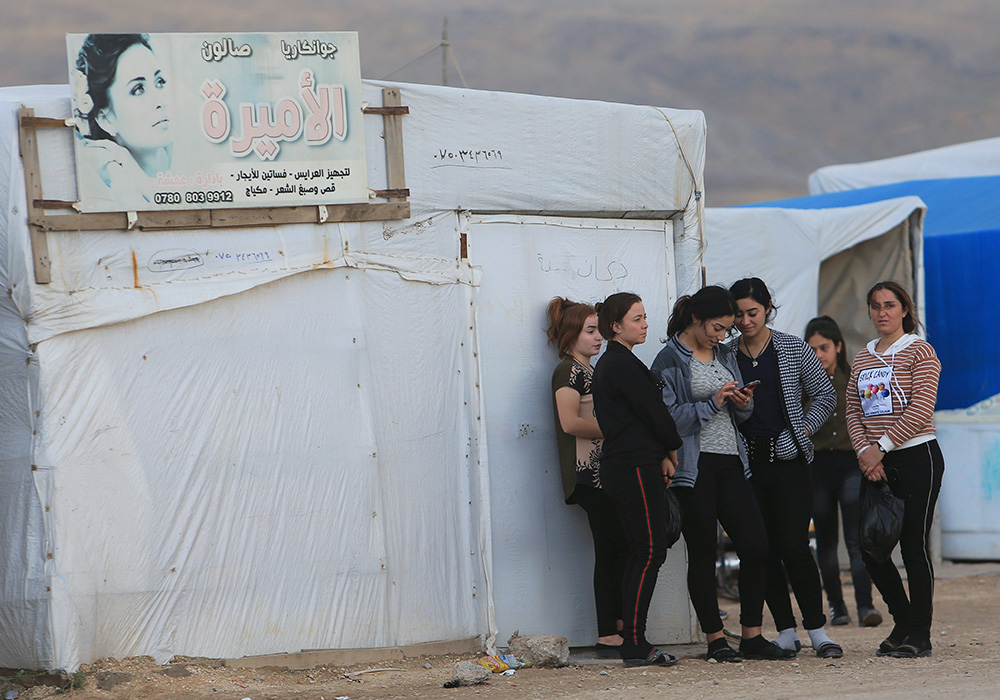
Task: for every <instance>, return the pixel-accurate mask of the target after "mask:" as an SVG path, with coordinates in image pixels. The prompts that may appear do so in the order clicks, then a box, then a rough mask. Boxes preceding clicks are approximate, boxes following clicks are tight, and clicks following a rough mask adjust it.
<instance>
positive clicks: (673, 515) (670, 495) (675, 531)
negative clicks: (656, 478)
mask: <svg viewBox="0 0 1000 700" xmlns="http://www.w3.org/2000/svg"><path fill="white" fill-rule="evenodd" d="M680 538H681V504H680V503H678V501H677V496H675V495H674V491H673V489H667V549H670V548H671V547H673V546H674V545H675V544H677V540H679V539H680Z"/></svg>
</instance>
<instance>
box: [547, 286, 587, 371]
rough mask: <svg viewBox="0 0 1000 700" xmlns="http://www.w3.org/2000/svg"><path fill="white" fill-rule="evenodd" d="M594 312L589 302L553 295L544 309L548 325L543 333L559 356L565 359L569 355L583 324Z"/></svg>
mask: <svg viewBox="0 0 1000 700" xmlns="http://www.w3.org/2000/svg"><path fill="white" fill-rule="evenodd" d="M596 314H597V311H596V310H595V309H594V307H593V306H591V305H590V304H583V303H581V302H578V301H570V300H569V299H563V298H562V297H555V298H553V299H552V301H550V302H549V305H548V307H546V309H545V318H546V320H547V321H548V322H549V327H548V328H547V329H545V333H546V334H547V335H548V337H549V345H552V344H555V346H556V348H557V349H558V351H559V357H561V358H562V359H566V358H567V357H569V356H570V352H571V351H572V350H573V345H574V344H575V343H576V340H577V338H579V337H580V333H582V332H583V325H584V324H585V323H586V322H587V319H588V318H589V317H591V316H594V315H596Z"/></svg>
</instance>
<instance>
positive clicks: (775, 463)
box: [729, 277, 844, 659]
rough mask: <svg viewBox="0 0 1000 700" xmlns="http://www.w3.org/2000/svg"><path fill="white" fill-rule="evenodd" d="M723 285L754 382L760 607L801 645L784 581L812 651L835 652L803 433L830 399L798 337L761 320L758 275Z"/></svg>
mask: <svg viewBox="0 0 1000 700" xmlns="http://www.w3.org/2000/svg"><path fill="white" fill-rule="evenodd" d="M729 291H730V292H731V293H732V295H733V297H734V298H735V299H736V304H737V306H738V311H737V313H736V327H737V328H738V329H739V330H740V336H739V338H738V339H737V340H736V341H735V342H734V343H732V345H733V346H734V347H735V348H736V349H737V360H738V362H739V367H740V372H741V373H742V374H743V378H744V379H745V380H746V381H748V382H750V381H760V385H759V386H758V387H757V390H756V391H755V392H754V408H753V413H752V414H751V416H750V418H748V419H747V420H746V421H744V422H743V423H741V424H740V433H741V434H742V435H743V437H744V438H745V440H746V443H747V446H748V449H749V453H750V471H751V473H752V477H751V479H750V482H751V483H752V484H753V487H754V492H755V493H756V494H757V502H758V503H759V505H760V510H761V513H762V514H763V516H764V523H765V525H766V527H767V538H768V550H769V564H768V570H767V607H768V608H769V609H770V611H771V614H772V615H773V616H774V623H775V626H776V627H777V628H778V638H777V639H776V640H775V642H776V643H777V644H778V645H779V646H781V647H782V648H783V649H789V650H792V649H794V650H797V649H799V648H800V647H801V642H800V641H799V638H798V633H797V632H796V629H795V616H794V614H793V613H792V602H791V599H790V598H789V595H788V584H789V583H790V584H791V586H792V590H793V591H794V592H795V599H796V601H797V602H798V604H799V609H800V610H801V612H802V625H803V627H805V628H806V631H807V632H808V633H809V638H810V640H811V641H812V647H813V649H814V650H815V651H816V655H817V656H819V657H821V658H828V659H829V658H839V657H841V656H843V655H844V652H843V650H842V649H841V647H840V645H838V644H836V643H835V642H834V641H833V640H831V639H830V637H829V636H828V635H827V633H826V630H825V628H824V627H825V625H826V615H824V614H823V590H822V587H821V585H820V578H819V571H818V570H817V568H816V560H815V559H813V555H812V551H811V550H810V549H809V520H810V519H811V518H812V482H811V480H810V478H809V464H810V462H812V460H813V444H812V442H811V441H810V440H809V436H810V435H812V434H814V433H815V432H816V431H817V430H819V428H820V426H822V425H823V423H825V422H826V420H827V419H828V418H829V417H830V415H831V414H832V413H833V411H834V409H835V408H836V406H837V397H836V395H835V394H834V390H833V385H832V384H831V383H830V378H829V377H828V376H827V374H826V371H825V370H824V369H823V365H821V364H820V362H819V360H818V359H817V358H816V353H814V352H813V351H812V349H811V348H809V346H808V345H806V344H805V343H804V342H802V340H801V339H799V338H796V337H795V336H793V335H788V334H786V333H781V332H779V331H775V330H772V329H771V328H769V327H768V326H767V322H768V321H769V320H771V319H772V318H773V317H774V311H775V307H774V302H773V301H772V299H771V293H770V292H769V291H768V289H767V285H765V284H764V282H763V281H762V280H760V279H759V278H757V277H752V278H749V279H742V280H740V281H739V282H736V283H735V284H733V285H732V286H731V287H730V288H729ZM803 395H805V396H807V397H808V398H809V400H810V402H811V403H810V405H809V408H808V410H804V409H803V406H802V397H803Z"/></svg>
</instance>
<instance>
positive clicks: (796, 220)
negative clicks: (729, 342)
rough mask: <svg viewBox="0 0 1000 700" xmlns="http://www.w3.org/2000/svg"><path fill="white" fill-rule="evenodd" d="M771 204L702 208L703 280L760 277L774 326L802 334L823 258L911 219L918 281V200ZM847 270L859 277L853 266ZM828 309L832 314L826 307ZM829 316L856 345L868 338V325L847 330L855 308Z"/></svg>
mask: <svg viewBox="0 0 1000 700" xmlns="http://www.w3.org/2000/svg"><path fill="white" fill-rule="evenodd" d="M777 204H779V203H768V204H767V205H762V206H759V207H756V208H748V207H726V208H709V209H707V210H706V213H705V229H706V234H707V237H708V248H707V249H706V251H705V266H706V271H707V278H708V282H709V283H724V284H726V285H728V284H730V283H732V282H733V281H734V280H736V279H740V278H742V277H751V276H754V277H760V278H761V279H763V280H764V281H765V282H766V283H767V284H768V286H770V287H771V289H772V290H773V291H774V294H775V298H776V299H777V301H778V304H779V305H780V308H781V310H780V311H779V313H778V315H777V317H776V318H775V322H774V326H775V328H777V329H778V330H782V331H786V332H788V333H792V334H795V335H798V334H801V333H802V331H803V329H804V328H805V326H806V323H807V322H808V321H809V319H811V318H813V317H814V316H815V315H816V313H817V310H818V308H819V307H820V306H821V303H820V296H821V294H820V287H821V285H820V269H821V267H822V265H823V262H824V261H825V260H829V259H830V258H833V257H834V256H836V255H837V254H838V253H841V252H842V251H846V250H849V249H851V248H853V247H854V246H857V245H859V244H861V243H863V242H865V241H869V240H872V239H875V238H879V237H880V236H882V235H884V234H886V233H889V232H890V231H892V230H894V229H896V228H897V227H899V226H900V225H902V224H903V223H904V222H907V221H909V222H910V224H911V228H910V231H909V244H908V245H909V247H910V249H912V251H913V260H914V265H915V270H914V276H915V278H916V279H919V277H920V270H921V259H922V257H921V240H922V239H921V235H920V221H921V219H922V215H923V209H924V203H923V202H922V201H920V199H919V198H917V197H901V198H898V199H893V200H888V201H876V202H871V203H862V204H858V205H857V206H850V207H835V206H833V205H831V207H830V208H823V209H822V210H816V211H809V210H806V209H805V208H795V207H781V206H777ZM817 209H818V208H817ZM791 261H794V262H793V263H792V264H790V262H791ZM853 270H854V272H856V273H857V274H861V276H862V278H865V277H864V273H863V272H861V271H860V270H859V269H858V267H857V266H856V265H855V266H854V268H853ZM865 279H866V278H865ZM918 286H919V285H918ZM826 301H827V302H829V301H830V300H829V299H827V300H826ZM838 306H839V305H838ZM827 312H831V313H834V312H832V311H830V310H829V309H827ZM835 315H839V316H841V322H842V323H845V325H844V332H845V334H847V335H848V337H849V338H853V340H854V342H855V344H856V345H859V346H860V343H861V342H863V340H867V337H865V336H864V335H863V334H864V333H865V332H866V331H867V329H866V328H857V329H855V330H856V332H854V333H852V332H851V329H850V324H849V323H847V318H844V317H845V316H851V317H853V316H855V315H856V312H855V311H848V310H843V309H842V310H841V311H840V312H839V313H835ZM854 336H857V337H854ZM849 344H850V343H849Z"/></svg>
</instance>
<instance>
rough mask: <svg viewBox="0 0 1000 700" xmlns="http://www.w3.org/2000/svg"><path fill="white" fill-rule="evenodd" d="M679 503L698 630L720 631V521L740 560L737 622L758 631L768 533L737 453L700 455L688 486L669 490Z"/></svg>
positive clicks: (765, 575)
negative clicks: (717, 566)
mask: <svg viewBox="0 0 1000 700" xmlns="http://www.w3.org/2000/svg"><path fill="white" fill-rule="evenodd" d="M674 493H675V494H676V495H677V500H678V501H679V502H680V504H681V513H682V515H683V531H684V541H685V542H686V543H687V553H688V574H687V584H688V594H689V595H690V596H691V604H692V605H694V610H695V613H697V615H698V622H699V623H700V624H701V631H702V632H704V633H705V634H712V633H713V632H718V631H720V630H721V629H722V620H721V619H720V618H719V601H718V598H717V596H716V592H715V591H716V578H715V561H716V560H715V557H716V540H717V538H718V527H717V523H722V527H724V528H725V529H726V533H727V534H728V535H729V538H730V539H731V540H732V541H733V545H734V546H735V547H736V553H737V554H738V555H739V557H740V624H742V625H743V626H745V627H760V625H761V622H762V620H763V610H764V588H765V585H766V577H767V533H766V532H765V530H764V520H763V518H761V515H760V509H759V508H758V507H757V499H756V498H755V497H754V492H753V488H752V487H751V486H750V484H749V483H748V482H747V480H746V477H745V476H744V474H743V463H742V462H741V461H740V458H739V457H737V456H736V455H720V454H712V453H708V452H705V453H702V454H701V455H700V457H699V458H698V478H697V479H696V480H695V482H694V486H692V487H677V488H675V489H674Z"/></svg>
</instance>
